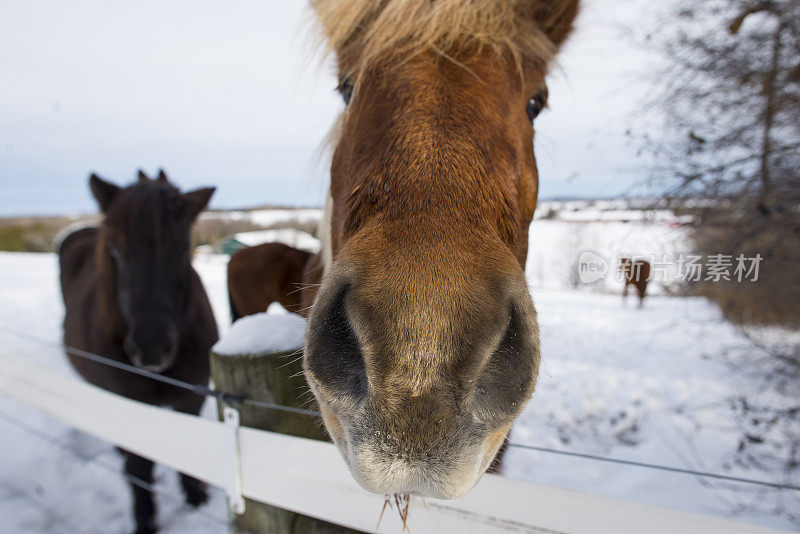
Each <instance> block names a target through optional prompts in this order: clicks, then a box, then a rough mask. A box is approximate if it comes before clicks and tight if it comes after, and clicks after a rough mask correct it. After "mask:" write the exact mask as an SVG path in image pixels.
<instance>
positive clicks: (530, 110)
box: [525, 93, 545, 121]
mask: <svg viewBox="0 0 800 534" xmlns="http://www.w3.org/2000/svg"><path fill="white" fill-rule="evenodd" d="M544 106H545V101H544V94H542V93H538V94H536V95H534V96H532V97H531V98H530V99H529V100H528V105H527V106H526V108H525V113H527V114H528V118H529V119H530V120H531V121H533V119H535V118H536V117H538V116H539V113H541V112H542V110H543V109H544Z"/></svg>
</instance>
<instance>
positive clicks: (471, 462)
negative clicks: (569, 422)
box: [321, 408, 507, 500]
mask: <svg viewBox="0 0 800 534" xmlns="http://www.w3.org/2000/svg"><path fill="white" fill-rule="evenodd" d="M321 412H322V416H323V420H324V421H325V426H326V428H327V429H328V433H329V434H330V436H331V437H332V438H333V442H334V444H335V445H336V448H337V449H338V450H339V454H341V456H342V459H343V460H344V462H345V464H346V465H347V468H348V469H349V471H350V474H351V475H352V476H353V478H354V479H355V481H356V482H357V483H358V485H359V486H361V487H362V488H364V489H365V490H367V491H369V492H372V493H377V494H380V495H386V494H394V493H400V494H403V493H405V494H410V495H419V496H422V497H428V498H433V499H443V500H450V499H457V498H459V497H462V496H463V495H465V494H466V493H467V492H469V491H470V490H471V489H472V488H473V487H474V486H475V485H476V484H477V483H478V481H479V480H480V478H481V476H482V475H483V474H484V473H485V472H486V470H487V469H488V468H489V466H490V465H491V463H492V460H494V457H495V455H496V454H497V451H498V450H499V448H500V445H501V444H502V442H503V440H504V439H505V436H506V433H507V428H505V429H502V430H501V431H499V432H498V434H500V439H499V440H498V439H497V438H496V437H495V435H494V434H493V435H492V436H489V438H488V439H487V440H486V441H485V442H484V443H483V444H482V446H477V447H474V448H470V449H463V450H460V451H455V452H453V453H452V454H441V455H437V456H440V457H441V458H447V460H446V461H443V462H441V463H434V464H425V465H421V464H417V465H415V464H414V463H413V462H410V461H408V460H406V459H400V458H395V459H393V460H392V459H388V458H387V455H386V454H385V452H381V451H380V450H379V449H380V448H379V447H375V446H372V445H371V444H370V443H369V442H365V443H361V444H354V441H353V440H352V439H348V436H347V431H346V430H345V429H344V427H343V426H342V423H341V422H340V420H339V418H338V417H337V416H336V415H335V414H334V413H333V412H332V411H331V410H328V409H325V408H322V409H321ZM453 458H456V460H453Z"/></svg>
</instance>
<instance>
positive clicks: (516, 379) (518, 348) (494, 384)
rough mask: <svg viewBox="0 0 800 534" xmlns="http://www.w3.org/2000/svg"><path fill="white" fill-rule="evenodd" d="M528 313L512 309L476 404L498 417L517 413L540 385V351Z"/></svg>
mask: <svg viewBox="0 0 800 534" xmlns="http://www.w3.org/2000/svg"><path fill="white" fill-rule="evenodd" d="M532 321H533V322H534V325H535V318H534V317H528V316H527V314H526V312H525V311H523V310H520V308H518V307H517V306H514V305H512V306H511V308H510V320H509V323H508V326H507V327H506V330H505V333H504V334H503V337H502V338H501V340H500V343H499V344H498V345H497V347H496V348H495V350H494V353H493V354H492V355H491V356H490V358H489V360H488V362H487V363H486V366H485V367H484V369H483V370H482V372H481V376H480V379H479V380H478V382H477V384H476V387H475V393H476V394H477V395H476V402H478V403H480V404H481V405H482V406H483V407H484V408H485V409H489V410H490V411H494V412H498V413H508V412H514V411H517V409H519V408H521V407H522V406H523V405H524V404H525V403H526V402H527V400H528V398H529V397H530V395H531V394H532V392H533V385H534V382H535V381H536V375H537V369H538V364H539V363H538V362H539V348H538V343H537V342H536V339H537V334H536V331H535V326H534V327H532V326H531V324H530V323H531V322H532Z"/></svg>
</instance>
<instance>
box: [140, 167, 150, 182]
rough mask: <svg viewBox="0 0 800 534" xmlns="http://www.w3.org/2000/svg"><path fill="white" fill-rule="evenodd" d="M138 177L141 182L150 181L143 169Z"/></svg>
mask: <svg viewBox="0 0 800 534" xmlns="http://www.w3.org/2000/svg"><path fill="white" fill-rule="evenodd" d="M138 177H139V181H140V182H147V181H148V180H150V178H148V177H147V175H146V174H145V173H144V171H143V170H142V169H139V173H138Z"/></svg>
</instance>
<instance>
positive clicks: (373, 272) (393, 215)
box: [275, 0, 578, 498]
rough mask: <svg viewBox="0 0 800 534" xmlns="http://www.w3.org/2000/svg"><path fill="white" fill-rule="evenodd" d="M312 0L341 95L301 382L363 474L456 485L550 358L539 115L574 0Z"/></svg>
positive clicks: (479, 465) (429, 487)
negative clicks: (542, 301)
mask: <svg viewBox="0 0 800 534" xmlns="http://www.w3.org/2000/svg"><path fill="white" fill-rule="evenodd" d="M312 6H313V7H314V9H315V11H316V16H317V20H318V22H319V26H320V27H321V31H322V34H323V36H324V38H325V40H326V42H327V43H328V47H329V49H330V50H331V51H332V53H333V54H334V55H335V56H336V59H337V64H338V76H339V91H340V93H341V95H342V98H343V99H344V101H345V105H346V110H345V111H344V113H343V114H342V117H341V120H340V123H339V125H338V128H337V136H336V137H337V138H336V140H335V141H334V143H333V144H334V152H333V159H332V165H331V184H330V192H329V196H328V202H327V208H326V216H325V220H324V221H323V226H324V228H325V230H324V233H323V235H322V236H321V237H322V240H323V252H322V253H321V254H320V255H318V256H316V257H315V258H313V259H314V261H310V262H309V264H308V265H307V268H306V269H305V272H304V273H303V278H304V281H305V282H306V284H307V285H304V295H303V300H305V301H306V302H309V301H310V300H311V298H313V297H314V295H316V296H315V298H314V301H313V302H314V305H313V309H312V310H311V311H310V317H309V325H308V330H307V333H306V347H305V355H304V369H305V373H306V378H307V380H308V383H309V385H310V387H311V389H312V391H313V392H314V395H315V396H316V398H317V400H318V401H319V405H320V408H321V411H322V415H323V419H324V422H325V426H326V427H327V429H328V432H329V433H330V435H331V436H332V437H333V440H334V442H335V443H336V445H337V446H338V448H339V450H340V452H341V454H342V457H343V458H344V460H345V462H346V463H347V465H348V466H349V468H350V471H351V473H352V474H353V476H354V478H355V479H356V480H357V481H358V482H359V483H360V484H361V485H362V486H363V487H365V488H366V489H368V490H371V491H374V492H377V493H412V492H413V493H418V494H422V495H426V496H432V497H439V498H454V497H458V496H459V495H462V494H464V493H465V492H467V491H468V490H469V489H470V488H471V487H472V486H473V485H474V484H475V483H476V482H477V481H478V479H479V478H480V477H481V475H482V474H483V472H484V471H486V469H487V468H488V467H489V466H490V464H492V461H493V459H494V458H495V456H496V454H497V452H498V450H500V448H501V446H502V444H503V443H504V440H505V438H506V435H507V434H508V432H509V429H510V428H511V425H512V423H513V422H514V419H515V418H516V417H517V415H519V413H520V412H521V411H522V409H523V408H524V407H525V404H526V403H527V402H528V400H529V399H530V397H531V395H532V393H533V389H534V384H535V382H536V378H537V374H538V368H539V360H540V353H539V331H538V327H537V321H536V312H535V310H534V307H533V303H532V301H531V298H530V293H529V289H528V286H527V283H526V279H525V274H524V272H525V263H526V259H527V255H528V227H529V226H530V222H531V218H532V217H533V212H534V209H535V207H536V197H537V192H538V174H537V170H536V163H535V159H534V155H533V135H534V129H533V127H532V122H533V120H534V119H535V118H536V116H537V115H538V114H539V112H540V111H542V108H544V107H545V104H546V98H547V89H546V86H545V74H546V72H547V67H548V65H549V64H550V62H551V60H552V58H553V57H554V55H555V54H556V52H557V50H558V49H559V47H560V46H561V44H562V43H563V42H564V40H565V39H566V37H567V35H568V34H569V32H570V29H571V27H572V23H573V19H574V18H575V16H576V13H577V8H578V0H481V1H475V0H447V1H431V0H351V1H347V2H343V1H341V0H315V1H313V2H312ZM319 265H322V266H323V269H316V270H312V269H311V267H314V266H319ZM323 270H324V276H322V272H323ZM275 276H276V277H277V276H278V275H277V270H276V275H275ZM295 278H297V276H295ZM316 282H321V286H319V287H318V286H317V285H316Z"/></svg>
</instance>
